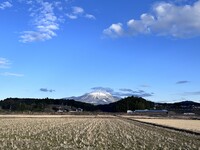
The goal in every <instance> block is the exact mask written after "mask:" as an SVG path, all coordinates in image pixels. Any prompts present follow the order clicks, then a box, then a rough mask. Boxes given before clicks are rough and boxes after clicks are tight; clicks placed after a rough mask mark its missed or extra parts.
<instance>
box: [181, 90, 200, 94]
mask: <svg viewBox="0 0 200 150" xmlns="http://www.w3.org/2000/svg"><path fill="white" fill-rule="evenodd" d="M183 95H200V91H195V92H184V93H183Z"/></svg>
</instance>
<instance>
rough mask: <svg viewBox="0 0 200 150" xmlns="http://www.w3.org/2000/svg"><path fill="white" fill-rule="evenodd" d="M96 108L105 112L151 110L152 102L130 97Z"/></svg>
mask: <svg viewBox="0 0 200 150" xmlns="http://www.w3.org/2000/svg"><path fill="white" fill-rule="evenodd" d="M97 108H98V109H99V110H102V111H106V112H126V111H127V110H136V109H153V108H154V102H151V101H147V100H145V99H144V98H141V97H134V96H131V97H127V98H124V99H121V100H119V101H117V102H114V103H110V104H106V105H98V106H97Z"/></svg>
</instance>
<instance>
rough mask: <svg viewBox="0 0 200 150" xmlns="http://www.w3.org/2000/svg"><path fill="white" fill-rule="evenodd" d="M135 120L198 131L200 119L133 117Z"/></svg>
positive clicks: (199, 129) (199, 130)
mask: <svg viewBox="0 0 200 150" xmlns="http://www.w3.org/2000/svg"><path fill="white" fill-rule="evenodd" d="M135 120H138V121H142V122H148V123H154V124H158V125H164V126H169V127H174V128H179V129H185V130H191V131H195V132H199V133H200V120H182V119H135Z"/></svg>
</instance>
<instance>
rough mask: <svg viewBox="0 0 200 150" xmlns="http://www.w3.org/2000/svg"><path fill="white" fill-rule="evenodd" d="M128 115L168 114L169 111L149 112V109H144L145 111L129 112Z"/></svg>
mask: <svg viewBox="0 0 200 150" xmlns="http://www.w3.org/2000/svg"><path fill="white" fill-rule="evenodd" d="M127 114H168V111H167V110H156V109H155V110H148V109H144V110H135V111H132V110H127Z"/></svg>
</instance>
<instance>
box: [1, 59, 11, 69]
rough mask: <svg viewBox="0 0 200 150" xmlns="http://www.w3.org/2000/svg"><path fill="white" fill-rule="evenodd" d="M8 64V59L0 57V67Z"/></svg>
mask: <svg viewBox="0 0 200 150" xmlns="http://www.w3.org/2000/svg"><path fill="white" fill-rule="evenodd" d="M10 64H11V63H10V61H9V60H8V59H6V58H1V57H0V68H9V67H10Z"/></svg>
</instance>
